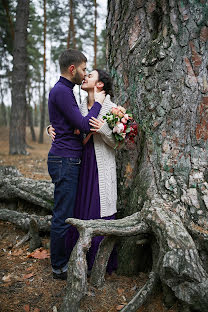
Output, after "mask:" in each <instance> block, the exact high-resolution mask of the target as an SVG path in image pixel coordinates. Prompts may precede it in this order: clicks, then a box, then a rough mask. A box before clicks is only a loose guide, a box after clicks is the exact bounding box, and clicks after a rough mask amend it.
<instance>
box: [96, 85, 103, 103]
mask: <svg viewBox="0 0 208 312" xmlns="http://www.w3.org/2000/svg"><path fill="white" fill-rule="evenodd" d="M94 98H95V102H98V103H100V104H101V105H102V104H103V102H104V100H105V91H99V90H98V88H97V87H94Z"/></svg>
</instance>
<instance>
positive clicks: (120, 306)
mask: <svg viewBox="0 0 208 312" xmlns="http://www.w3.org/2000/svg"><path fill="white" fill-rule="evenodd" d="M124 307H125V305H124V304H119V305H117V306H116V311H121V310H122V309H123V308H124Z"/></svg>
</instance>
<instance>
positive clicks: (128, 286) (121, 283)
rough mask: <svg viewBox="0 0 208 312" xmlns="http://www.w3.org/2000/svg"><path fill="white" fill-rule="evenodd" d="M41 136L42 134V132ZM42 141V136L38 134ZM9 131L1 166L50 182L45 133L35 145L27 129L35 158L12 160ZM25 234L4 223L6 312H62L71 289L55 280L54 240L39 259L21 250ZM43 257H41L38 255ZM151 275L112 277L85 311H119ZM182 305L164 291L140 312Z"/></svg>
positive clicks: (0, 138)
mask: <svg viewBox="0 0 208 312" xmlns="http://www.w3.org/2000/svg"><path fill="white" fill-rule="evenodd" d="M36 134H38V129H36ZM37 137H38V135H37ZM8 138H9V130H8V129H7V128H3V127H1V128H0V146H1V149H0V165H3V166H6V165H11V166H15V167H16V168H18V170H19V171H20V172H21V173H22V174H23V175H24V176H25V177H28V178H32V179H43V180H46V179H47V180H50V177H49V175H48V172H47V153H48V150H49V148H50V144H51V141H50V138H49V137H48V136H47V135H46V134H45V137H44V143H43V144H38V143H37V142H32V140H31V136H30V132H29V129H27V144H28V145H29V146H30V148H28V152H29V155H25V156H19V155H15V156H11V155H8V152H9V139H8ZM24 235H25V233H24V232H23V231H22V230H20V229H18V228H17V227H16V226H15V225H13V224H11V223H9V222H3V221H0V311H1V312H12V311H14V312H17V311H18V312H56V311H58V310H59V308H60V306H61V303H62V300H63V296H64V294H65V290H66V281H60V280H54V279H53V277H52V274H51V267H50V259H49V257H48V256H49V250H48V246H49V237H48V236H44V237H42V242H43V249H41V251H42V252H41V254H43V253H44V251H47V252H46V254H45V255H46V257H44V256H42V258H43V259H39V258H34V257H35V255H34V257H32V256H31V253H30V252H29V243H28V242H25V243H24V244H22V245H20V246H19V247H16V246H15V245H16V244H17V243H18V242H19V241H20V240H21V239H22V238H23V237H24ZM36 256H37V254H36ZM147 278H148V275H147V274H146V273H142V272H140V273H138V275H137V276H132V277H126V276H118V275H117V274H116V273H113V274H112V275H110V276H109V275H106V281H105V285H104V287H103V288H102V289H100V290H98V289H95V288H93V287H90V286H89V289H88V293H87V295H86V296H85V298H84V299H83V300H82V302H81V307H80V309H81V311H83V312H116V311H121V309H122V307H123V306H124V305H126V304H127V302H128V301H129V300H130V299H131V298H132V296H134V295H135V294H136V293H137V291H138V290H139V289H140V288H141V287H142V286H143V285H144V284H145V282H146V280H147ZM178 311H179V309H178V307H177V304H175V305H174V306H172V307H171V308H169V309H168V308H166V307H165V306H164V304H163V298H162V294H161V291H160V290H158V291H157V293H156V294H154V296H152V297H151V298H149V301H148V302H147V303H146V304H145V305H144V306H142V307H141V308H140V309H139V310H138V311H137V312H178Z"/></svg>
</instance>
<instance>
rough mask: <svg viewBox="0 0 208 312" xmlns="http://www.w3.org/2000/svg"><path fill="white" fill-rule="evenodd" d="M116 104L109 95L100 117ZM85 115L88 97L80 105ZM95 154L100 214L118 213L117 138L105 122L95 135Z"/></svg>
mask: <svg viewBox="0 0 208 312" xmlns="http://www.w3.org/2000/svg"><path fill="white" fill-rule="evenodd" d="M112 107H116V105H115V104H114V103H113V102H111V100H110V96H109V95H107V96H106V98H105V101H104V103H103V105H102V108H101V110H100V113H99V115H98V117H97V118H98V119H99V118H102V117H103V116H104V115H106V113H108V112H109V111H110V110H111V108H112ZM79 108H80V111H81V113H82V115H83V116H86V115H87V114H88V109H87V98H85V99H84V101H83V102H82V104H81V105H80V106H79ZM93 140H94V148H95V155H96V160H97V167H98V179H99V191H100V207H101V208H100V209H101V212H100V215H101V217H108V216H111V215H113V214H114V213H116V211H117V210H116V202H117V179H116V161H115V150H114V146H115V140H114V137H113V135H112V130H111V129H110V128H109V127H108V124H107V123H106V122H105V123H104V124H103V126H102V127H101V128H100V129H99V130H98V132H97V133H96V134H94V135H93Z"/></svg>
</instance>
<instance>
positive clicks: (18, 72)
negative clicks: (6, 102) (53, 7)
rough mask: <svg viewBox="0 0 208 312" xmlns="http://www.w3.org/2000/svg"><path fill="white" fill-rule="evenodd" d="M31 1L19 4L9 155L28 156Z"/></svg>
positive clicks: (14, 54)
mask: <svg viewBox="0 0 208 312" xmlns="http://www.w3.org/2000/svg"><path fill="white" fill-rule="evenodd" d="M28 18H29V0H26V1H23V0H19V1H18V4H17V13H16V26H15V38H14V51H13V73H12V107H11V118H10V136H9V153H10V154H26V147H25V146H26V144H25V126H26V94H25V87H26V83H27V49H26V45H27V24H28Z"/></svg>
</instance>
